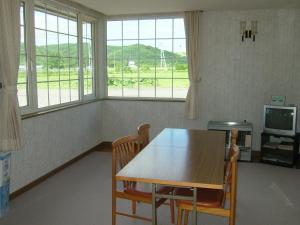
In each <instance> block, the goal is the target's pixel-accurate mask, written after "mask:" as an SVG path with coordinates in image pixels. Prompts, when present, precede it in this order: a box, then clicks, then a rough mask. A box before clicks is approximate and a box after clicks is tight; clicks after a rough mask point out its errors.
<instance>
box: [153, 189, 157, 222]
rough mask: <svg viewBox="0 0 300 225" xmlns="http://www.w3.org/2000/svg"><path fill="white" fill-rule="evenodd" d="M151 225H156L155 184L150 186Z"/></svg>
mask: <svg viewBox="0 0 300 225" xmlns="http://www.w3.org/2000/svg"><path fill="white" fill-rule="evenodd" d="M152 225H157V215H156V184H152Z"/></svg>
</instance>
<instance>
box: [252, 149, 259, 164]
mask: <svg viewBox="0 0 300 225" xmlns="http://www.w3.org/2000/svg"><path fill="white" fill-rule="evenodd" d="M251 157H252V162H260V151H253V150H252V153H251Z"/></svg>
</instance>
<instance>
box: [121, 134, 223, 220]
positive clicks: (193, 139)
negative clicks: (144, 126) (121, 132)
mask: <svg viewBox="0 0 300 225" xmlns="http://www.w3.org/2000/svg"><path fill="white" fill-rule="evenodd" d="M224 149H225V132H223V131H207V130H189V129H177V128H165V129H164V130H163V131H162V132H161V133H160V134H159V135H158V136H156V137H155V138H154V139H153V140H152V141H151V142H150V143H149V144H148V145H147V147H146V148H144V149H143V150H142V151H141V152H140V153H139V154H138V155H137V156H136V157H135V158H134V159H132V160H131V161H130V162H129V163H128V164H127V165H126V166H125V167H124V168H123V169H122V170H120V171H119V172H118V173H117V175H116V180H118V181H136V182H144V183H150V184H152V224H153V225H156V224H157V216H156V199H158V198H170V199H187V200H191V201H192V202H193V224H194V225H196V224H197V211H196V203H197V188H211V189H223V181H224V163H225V161H224V159H225V150H224ZM157 185H168V186H174V187H189V188H191V189H193V196H191V197H187V196H175V195H162V194H158V193H156V189H157Z"/></svg>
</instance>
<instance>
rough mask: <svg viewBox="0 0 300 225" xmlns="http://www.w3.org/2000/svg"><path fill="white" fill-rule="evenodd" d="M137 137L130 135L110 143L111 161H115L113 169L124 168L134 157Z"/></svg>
mask: <svg viewBox="0 0 300 225" xmlns="http://www.w3.org/2000/svg"><path fill="white" fill-rule="evenodd" d="M138 138H139V137H138V136H136V135H130V136H125V137H121V138H119V139H117V140H116V141H114V142H113V143H112V151H113V161H115V163H116V164H115V169H117V166H118V168H119V169H122V168H123V167H124V166H126V165H127V164H128V163H129V162H130V161H131V160H132V159H133V158H134V157H135V155H136V148H137V147H139V146H137V145H136V143H137V141H138Z"/></svg>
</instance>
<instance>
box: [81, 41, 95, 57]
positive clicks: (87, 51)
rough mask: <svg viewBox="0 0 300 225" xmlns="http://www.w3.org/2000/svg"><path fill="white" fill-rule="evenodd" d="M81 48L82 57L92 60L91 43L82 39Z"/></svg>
mask: <svg viewBox="0 0 300 225" xmlns="http://www.w3.org/2000/svg"><path fill="white" fill-rule="evenodd" d="M82 47H83V57H84V58H92V57H93V52H92V41H91V40H90V39H83V43H82Z"/></svg>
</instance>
